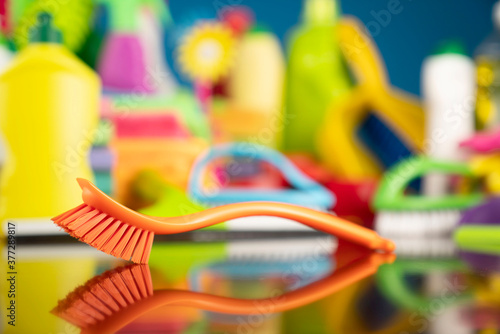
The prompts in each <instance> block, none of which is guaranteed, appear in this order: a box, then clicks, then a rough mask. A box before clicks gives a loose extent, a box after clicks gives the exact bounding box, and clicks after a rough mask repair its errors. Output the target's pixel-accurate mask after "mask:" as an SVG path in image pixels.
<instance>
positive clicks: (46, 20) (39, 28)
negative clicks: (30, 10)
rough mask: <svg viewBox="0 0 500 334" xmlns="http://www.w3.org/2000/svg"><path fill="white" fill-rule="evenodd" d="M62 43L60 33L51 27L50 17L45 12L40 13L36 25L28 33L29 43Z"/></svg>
mask: <svg viewBox="0 0 500 334" xmlns="http://www.w3.org/2000/svg"><path fill="white" fill-rule="evenodd" d="M62 41H63V38H62V33H61V31H60V30H59V29H57V28H56V27H55V26H54V25H53V22H52V15H51V14H49V13H47V12H42V13H40V14H39V15H38V20H37V23H36V24H35V25H34V26H32V27H31V29H30V31H29V42H30V43H57V44H61V43H62Z"/></svg>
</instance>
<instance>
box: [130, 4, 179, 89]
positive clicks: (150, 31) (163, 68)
mask: <svg viewBox="0 0 500 334" xmlns="http://www.w3.org/2000/svg"><path fill="white" fill-rule="evenodd" d="M143 2H145V3H144V5H143V6H142V7H141V9H140V12H139V24H138V25H139V28H138V35H139V38H140V40H141V43H142V46H143V50H144V55H145V62H146V68H147V69H150V70H152V71H154V74H153V75H152V73H151V74H150V76H149V78H150V79H151V80H155V82H154V85H153V86H154V87H153V88H154V91H155V94H157V95H162V96H169V95H172V94H174V93H175V91H176V89H177V82H176V80H175V79H174V76H173V74H172V71H171V70H170V69H169V68H168V65H167V62H166V57H165V50H164V46H163V44H164V36H163V35H164V33H163V31H164V26H165V25H166V24H168V23H169V22H170V14H169V13H168V8H167V4H166V2H165V0H143Z"/></svg>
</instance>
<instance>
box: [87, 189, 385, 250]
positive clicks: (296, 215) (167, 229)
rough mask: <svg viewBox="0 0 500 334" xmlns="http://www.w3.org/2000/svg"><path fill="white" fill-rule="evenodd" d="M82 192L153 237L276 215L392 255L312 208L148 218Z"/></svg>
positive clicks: (256, 206)
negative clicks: (245, 218)
mask: <svg viewBox="0 0 500 334" xmlns="http://www.w3.org/2000/svg"><path fill="white" fill-rule="evenodd" d="M78 183H79V184H80V187H81V188H82V190H83V194H82V197H83V201H84V202H85V203H86V204H87V205H89V206H91V207H93V208H95V209H98V210H100V211H102V212H105V213H106V214H108V215H111V216H113V217H114V218H116V219H119V220H121V221H123V222H126V223H127V224H129V225H133V226H135V227H138V228H141V229H143V230H147V231H152V232H154V233H155V234H175V233H182V232H188V231H193V230H197V229H200V228H204V227H208V226H212V225H215V224H218V223H221V222H223V221H227V220H231V219H236V218H242V217H249V216H276V217H282V218H287V219H291V220H296V221H299V222H301V223H303V224H305V225H308V226H310V227H312V228H314V229H317V230H320V231H323V232H326V233H329V234H333V235H336V236H338V237H340V238H344V239H347V240H350V241H353V242H356V243H359V244H361V245H364V246H366V247H369V248H371V249H380V250H384V251H387V252H392V251H393V250H394V248H395V246H394V243H393V242H392V241H390V240H387V239H383V238H381V237H380V236H379V235H378V234H377V233H376V232H375V231H373V230H369V229H367V228H364V227H361V226H358V225H356V224H354V223H351V222H349V221H347V220H344V219H342V218H338V217H336V216H333V215H330V214H327V213H323V212H319V211H315V210H312V209H308V208H304V207H300V206H296V205H291V204H284V203H274V202H247V203H236V204H229V205H224V206H220V207H216V208H211V209H207V210H205V211H202V212H198V213H193V214H190V215H186V216H180V217H167V218H165V217H152V216H147V215H143V214H140V213H138V212H136V211H133V210H131V209H129V208H127V207H125V206H123V205H121V204H119V203H117V202H116V201H114V200H113V199H111V198H110V197H108V196H107V195H106V194H104V193H103V192H102V191H100V190H99V189H98V188H97V187H96V186H95V185H93V184H92V183H91V182H90V181H88V180H85V179H78Z"/></svg>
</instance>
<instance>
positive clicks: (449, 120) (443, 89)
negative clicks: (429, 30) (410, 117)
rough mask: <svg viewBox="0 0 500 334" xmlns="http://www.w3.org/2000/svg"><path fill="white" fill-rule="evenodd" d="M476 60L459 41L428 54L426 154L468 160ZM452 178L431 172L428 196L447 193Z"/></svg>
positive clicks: (424, 81) (424, 79)
mask: <svg viewBox="0 0 500 334" xmlns="http://www.w3.org/2000/svg"><path fill="white" fill-rule="evenodd" d="M475 75H476V69H475V65H474V62H473V61H472V60H471V59H470V58H469V57H467V56H466V55H465V50H464V48H463V46H462V45H461V44H460V43H458V42H447V43H445V44H443V45H442V46H441V48H440V49H439V50H438V51H437V52H436V53H435V54H433V55H431V56H429V57H427V59H426V60H425V61H424V64H423V68H422V91H423V96H424V101H425V110H426V138H427V145H426V148H425V149H426V151H425V153H426V154H427V156H429V157H431V158H435V159H441V160H446V161H465V160H466V158H467V156H466V153H467V152H465V151H464V150H461V149H460V142H462V141H463V140H465V139H467V138H469V137H470V136H472V135H473V134H474V132H475V120H474V119H475V114H474V109H475V100H476V87H475V83H474V78H475ZM449 183H450V177H449V176H446V175H443V174H432V173H431V174H429V175H426V177H425V178H424V194H425V195H426V196H442V195H444V194H446V192H447V187H448V186H449Z"/></svg>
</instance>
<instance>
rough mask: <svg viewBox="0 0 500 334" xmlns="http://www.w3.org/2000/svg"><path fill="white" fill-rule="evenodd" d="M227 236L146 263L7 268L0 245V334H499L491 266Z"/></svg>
mask: <svg viewBox="0 0 500 334" xmlns="http://www.w3.org/2000/svg"><path fill="white" fill-rule="evenodd" d="M230 237H231V236H230V235H229V236H226V239H227V240H218V241H217V240H212V241H207V240H198V241H196V242H195V241H181V240H170V241H169V240H164V241H162V240H157V241H156V242H155V244H154V247H153V251H152V254H151V259H150V262H149V264H148V265H133V264H131V263H125V262H123V261H121V260H118V259H115V258H113V257H111V256H108V255H106V254H104V253H101V252H99V251H97V250H95V249H93V248H91V247H89V246H87V245H85V244H82V243H79V242H73V241H69V240H67V239H66V238H59V239H58V240H46V241H45V242H44V240H43V239H40V240H38V241H37V242H33V241H32V240H27V241H23V240H19V241H18V242H17V244H16V249H15V261H14V263H10V264H14V267H9V263H8V262H7V260H8V259H7V257H8V254H9V253H8V248H7V246H8V245H5V244H4V245H3V255H2V273H5V274H3V275H2V276H3V277H2V279H1V287H2V294H1V296H0V301H1V302H2V312H1V313H2V327H1V331H2V332H3V333H22V334H30V333H51V334H59V333H80V332H82V333H113V332H117V333H192V334H194V333H254V334H258V333H287V334H293V333H307V334H309V333H318V334H320V333H348V334H351V333H356V334H357V333H435V334H460V333H485V334H486V333H499V328H500V257H497V256H494V255H485V254H480V255H478V254H475V255H471V254H467V253H461V252H457V255H456V256H454V257H450V258H403V257H398V258H396V257H395V255H392V254H379V253H371V252H369V251H367V250H365V249H363V248H361V247H359V246H356V245H353V244H348V243H345V242H343V241H340V242H337V241H336V240H333V241H332V240H331V239H325V237H324V236H321V235H317V236H316V235H309V236H307V237H304V236H303V237H300V236H290V235H286V234H284V236H282V237H280V238H267V239H266V238H264V239H262V238H250V239H241V238H239V240H232V239H231V238H230ZM325 240H327V241H325ZM325 242H326V244H325ZM325 245H326V246H325ZM3 268H6V269H7V270H4V269H3ZM12 293H13V294H14V296H13V295H12ZM12 300H13V301H14V302H13V304H12ZM11 305H14V311H13V312H12V309H13V308H12V306H11ZM9 308H10V309H9ZM12 314H13V315H14V316H13V317H12V316H11V315H12ZM9 316H11V317H9ZM12 321H14V322H12ZM9 322H11V323H10V324H9ZM13 324H14V325H15V326H13Z"/></svg>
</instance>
